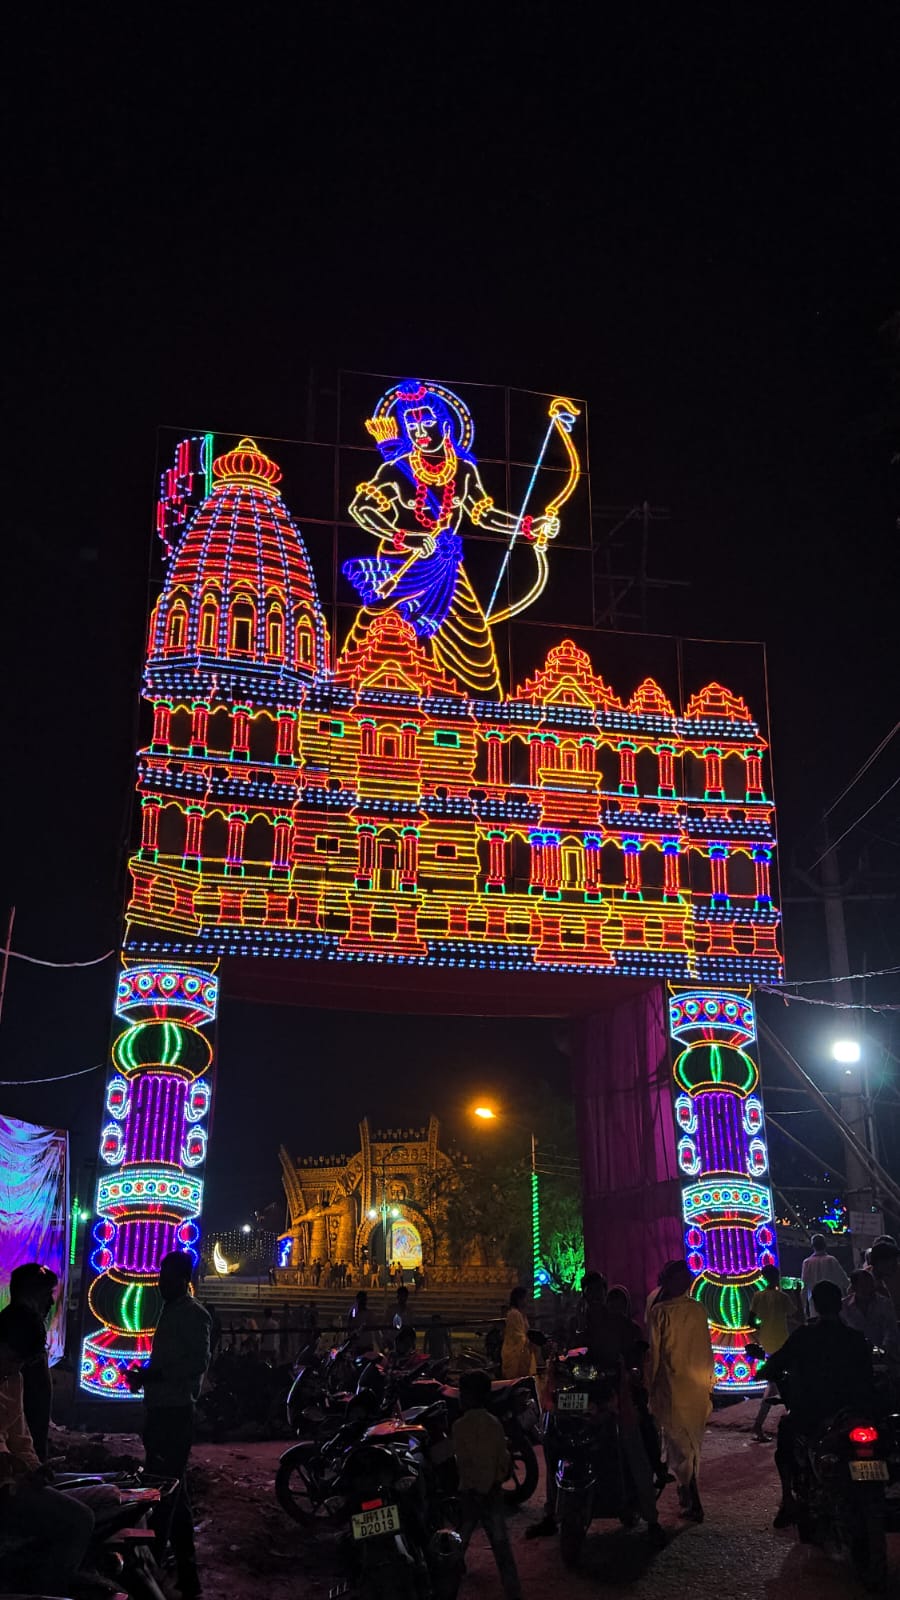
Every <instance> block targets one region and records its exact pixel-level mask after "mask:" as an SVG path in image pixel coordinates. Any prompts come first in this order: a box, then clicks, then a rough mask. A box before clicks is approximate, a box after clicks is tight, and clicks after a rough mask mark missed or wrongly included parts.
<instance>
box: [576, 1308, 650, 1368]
mask: <svg viewBox="0 0 900 1600" xmlns="http://www.w3.org/2000/svg"><path fill="white" fill-rule="evenodd" d="M584 1324H585V1336H586V1337H585V1342H586V1344H587V1347H588V1353H589V1355H590V1358H591V1360H592V1361H593V1362H594V1364H595V1365H596V1366H598V1367H599V1368H600V1369H601V1371H603V1372H611V1371H612V1370H613V1369H614V1368H616V1367H617V1366H618V1365H619V1361H620V1359H621V1360H622V1361H624V1363H625V1365H626V1367H631V1366H634V1365H635V1364H636V1363H637V1362H638V1361H639V1360H640V1355H641V1351H640V1343H641V1334H640V1329H639V1328H638V1326H637V1323H636V1322H632V1321H631V1318H630V1317H624V1316H622V1314H621V1312H619V1311H609V1310H607V1308H606V1306H605V1305H598V1304H596V1303H595V1304H591V1302H590V1301H588V1302H587V1304H586V1306H585V1316H584Z"/></svg>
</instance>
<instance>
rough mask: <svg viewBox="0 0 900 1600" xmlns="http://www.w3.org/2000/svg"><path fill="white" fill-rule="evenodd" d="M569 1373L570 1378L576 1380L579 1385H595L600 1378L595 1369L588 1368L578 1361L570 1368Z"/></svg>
mask: <svg viewBox="0 0 900 1600" xmlns="http://www.w3.org/2000/svg"><path fill="white" fill-rule="evenodd" d="M571 1371H572V1377H573V1378H575V1379H577V1381H578V1382H579V1383H595V1382H596V1380H597V1379H598V1378H599V1376H600V1372H599V1369H598V1368H597V1367H594V1366H590V1365H588V1364H587V1363H586V1362H583V1361H579V1362H578V1363H577V1364H576V1365H575V1366H574V1367H572V1369H571Z"/></svg>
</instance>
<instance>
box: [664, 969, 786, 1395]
mask: <svg viewBox="0 0 900 1600" xmlns="http://www.w3.org/2000/svg"><path fill="white" fill-rule="evenodd" d="M669 1031H670V1034H671V1036H672V1039H673V1041H675V1044H676V1048H678V1047H680V1053H678V1054H677V1055H676V1060H675V1068H674V1071H675V1122H676V1130H677V1138H678V1165H679V1167H680V1169H681V1172H682V1174H683V1178H684V1183H683V1188H682V1215H683V1218H684V1242H685V1256H686V1257H687V1262H688V1265H689V1267H690V1269H691V1272H692V1273H693V1274H694V1288H693V1294H694V1295H695V1297H696V1298H697V1299H698V1300H700V1301H701V1302H702V1304H703V1305H704V1306H705V1307H706V1311H707V1313H708V1316H709V1322H710V1332H711V1334H712V1342H713V1349H714V1351H715V1358H716V1389H717V1390H718V1391H719V1392H720V1393H724V1394H735V1393H738V1394H741V1393H743V1394H747V1393H758V1392H759V1391H760V1389H761V1387H762V1385H761V1383H760V1380H759V1379H758V1378H757V1376H756V1368H757V1362H756V1361H755V1360H754V1359H753V1358H752V1357H751V1356H749V1355H748V1354H747V1345H748V1344H750V1343H752V1342H754V1340H755V1329H754V1327H753V1324H752V1323H751V1321H750V1301H751V1299H752V1297H753V1295H754V1294H755V1293H756V1291H757V1289H760V1288H762V1287H763V1280H762V1269H763V1267H767V1266H774V1265H775V1264H776V1263H777V1257H778V1247H777V1240H776V1234H775V1219H774V1211H773V1207H772V1191H771V1188H770V1187H769V1178H768V1173H769V1156H768V1149H767V1146H766V1131H765V1118H764V1113H763V1105H762V1098H761V1095H760V1090H759V1066H758V1064H757V1062H756V1060H755V1056H754V1054H751V1053H750V1052H751V1050H752V1049H754V1047H755V1044H756V1016H755V1012H754V1007H753V1001H752V998H751V994H750V990H749V989H720V988H706V987H699V986H698V987H696V988H682V987H679V986H675V985H670V986H669Z"/></svg>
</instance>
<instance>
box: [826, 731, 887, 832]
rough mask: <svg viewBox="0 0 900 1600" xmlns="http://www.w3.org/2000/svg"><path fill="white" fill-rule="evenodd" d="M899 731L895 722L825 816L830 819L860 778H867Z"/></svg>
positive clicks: (832, 803)
mask: <svg viewBox="0 0 900 1600" xmlns="http://www.w3.org/2000/svg"><path fill="white" fill-rule="evenodd" d="M898 730H900V722H895V723H894V726H893V727H892V729H891V731H890V733H886V734H885V736H884V738H883V739H882V741H881V743H880V744H879V745H877V746H876V748H875V749H874V750H873V751H872V754H871V755H870V756H869V757H868V758H867V760H865V761H864V762H863V764H862V766H861V767H860V769H859V771H858V772H857V774H856V776H855V777H853V778H851V779H850V782H849V783H848V784H847V785H846V787H845V788H843V789H842V790H841V792H840V794H839V795H838V797H837V799H836V800H832V802H831V805H830V806H829V807H828V810H827V811H826V812H825V816H826V817H830V816H831V813H832V811H834V810H835V808H836V807H837V806H839V805H840V803H841V801H842V800H843V798H844V796H845V795H848V794H849V793H850V790H851V789H853V788H854V787H855V786H856V784H857V783H859V780H860V778H862V777H864V776H865V774H866V773H867V772H868V770H869V768H870V767H871V766H872V764H873V762H875V761H877V760H878V757H879V756H880V755H881V752H882V750H884V749H886V747H887V746H888V745H889V744H890V742H891V740H892V739H893V737H894V734H895V733H897V731H898Z"/></svg>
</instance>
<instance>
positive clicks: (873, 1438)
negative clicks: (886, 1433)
mask: <svg viewBox="0 0 900 1600" xmlns="http://www.w3.org/2000/svg"><path fill="white" fill-rule="evenodd" d="M849 1438H850V1443H851V1444H877V1443H878V1429H877V1428H873V1427H871V1426H869V1425H868V1424H866V1425H865V1426H862V1427H859V1428H851V1429H850V1434H849Z"/></svg>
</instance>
